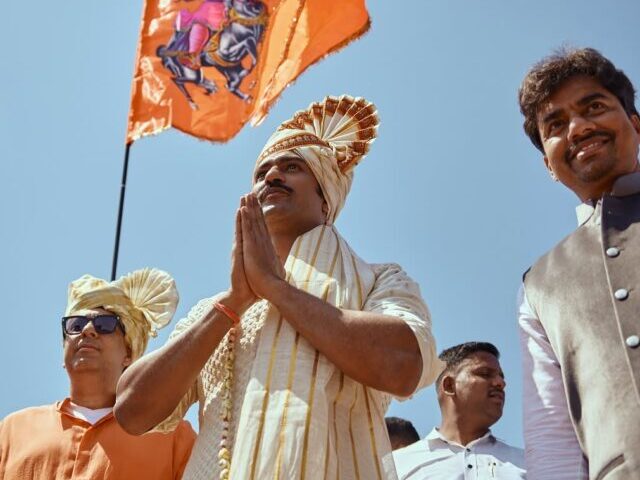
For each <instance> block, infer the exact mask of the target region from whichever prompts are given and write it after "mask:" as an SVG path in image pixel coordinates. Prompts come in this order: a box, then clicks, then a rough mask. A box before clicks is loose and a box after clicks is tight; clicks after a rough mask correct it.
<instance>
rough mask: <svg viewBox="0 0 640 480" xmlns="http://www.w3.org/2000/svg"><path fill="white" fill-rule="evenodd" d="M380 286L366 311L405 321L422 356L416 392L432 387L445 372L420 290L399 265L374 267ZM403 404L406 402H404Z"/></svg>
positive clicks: (377, 287)
mask: <svg viewBox="0 0 640 480" xmlns="http://www.w3.org/2000/svg"><path fill="white" fill-rule="evenodd" d="M373 268H374V271H375V275H376V282H375V285H374V286H373V290H372V291H371V293H370V294H369V296H368V297H367V301H366V302H365V305H364V310H366V311H369V312H376V313H382V314H384V315H391V316H394V317H398V318H400V319H401V320H403V321H404V322H405V323H406V324H407V325H408V326H409V328H410V329H411V331H412V332H413V333H414V334H415V336H416V340H417V342H418V346H419V348H420V354H421V355H422V375H421V376H420V380H419V382H418V385H417V386H416V388H415V391H418V390H420V389H421V388H424V387H426V386H428V385H430V384H432V383H433V382H434V381H435V379H436V378H437V377H438V375H439V374H440V372H441V371H442V370H443V368H444V363H443V362H441V361H440V360H439V359H438V355H437V352H436V342H435V339H434V338H433V334H432V333H431V315H430V313H429V309H428V308H427V305H426V304H425V303H424V300H423V299H422V296H421V295H420V287H419V286H418V284H417V283H416V282H415V281H413V280H412V279H411V278H410V277H409V276H408V275H407V274H406V273H405V272H404V270H402V268H400V266H399V265H396V264H393V263H389V264H382V265H373ZM400 400H402V399H400Z"/></svg>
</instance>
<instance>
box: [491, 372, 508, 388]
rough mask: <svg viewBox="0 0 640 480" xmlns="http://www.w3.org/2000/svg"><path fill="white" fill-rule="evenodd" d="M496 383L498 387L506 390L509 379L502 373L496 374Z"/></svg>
mask: <svg viewBox="0 0 640 480" xmlns="http://www.w3.org/2000/svg"><path fill="white" fill-rule="evenodd" d="M494 383H495V385H496V387H498V388H500V389H501V390H504V389H505V388H506V386H507V381H506V380H505V379H504V377H503V376H502V375H496V377H495V380H494Z"/></svg>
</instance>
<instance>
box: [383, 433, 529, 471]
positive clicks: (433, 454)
mask: <svg viewBox="0 0 640 480" xmlns="http://www.w3.org/2000/svg"><path fill="white" fill-rule="evenodd" d="M393 460H394V461H395V464H396V470H397V472H398V478H399V479H400V480H427V479H428V480H489V479H501V480H519V479H523V478H526V477H525V470H524V452H523V451H522V450H521V449H519V448H516V447H511V446H509V445H507V444H506V443H504V442H503V441H501V440H498V439H497V438H496V437H494V436H493V435H492V434H491V432H487V434H486V435H484V436H482V437H480V438H478V439H476V440H474V441H472V442H469V444H467V445H466V446H462V445H458V444H457V443H455V442H450V441H448V440H447V439H445V438H444V437H443V436H442V435H441V434H440V432H439V431H438V430H437V429H436V428H434V429H433V430H431V433H429V435H427V436H426V437H425V438H424V439H422V440H418V441H417V442H416V443H413V444H411V445H409V446H408V447H405V448H401V449H399V450H396V451H394V452H393Z"/></svg>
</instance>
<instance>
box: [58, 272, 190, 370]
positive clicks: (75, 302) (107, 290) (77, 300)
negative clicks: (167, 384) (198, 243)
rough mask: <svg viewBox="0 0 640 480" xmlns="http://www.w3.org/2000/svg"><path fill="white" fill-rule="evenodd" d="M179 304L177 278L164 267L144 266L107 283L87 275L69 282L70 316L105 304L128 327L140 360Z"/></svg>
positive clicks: (134, 352)
mask: <svg viewBox="0 0 640 480" xmlns="http://www.w3.org/2000/svg"><path fill="white" fill-rule="evenodd" d="M177 305H178V291H177V289H176V284H175V282H174V281H173V278H171V276H170V275H169V274H168V273H166V272H163V271H162V270H157V269H155V268H151V269H149V268H144V269H142V270H136V271H135V272H132V273H129V274H127V275H124V276H122V277H120V278H119V279H118V280H115V281H113V282H107V281H106V280H102V279H100V278H95V277H92V276H91V275H83V276H82V277H80V278H79V279H77V280H74V281H73V282H71V283H70V284H69V292H68V299H67V309H66V312H65V315H66V316H69V315H74V314H76V313H78V312H80V311H82V310H88V309H92V308H97V307H102V308H104V309H105V310H108V311H110V312H113V313H115V314H116V315H118V317H120V321H121V322H122V324H123V325H124V329H125V341H126V343H127V345H128V346H129V348H130V349H131V358H132V360H136V359H138V358H139V357H141V356H142V354H143V353H144V351H145V350H146V348H147V343H148V342H149V336H152V337H155V336H156V335H157V331H158V330H159V329H161V328H162V327H164V326H165V325H167V324H168V323H169V322H170V321H171V319H172V318H173V315H174V313H175V311H176V307H177Z"/></svg>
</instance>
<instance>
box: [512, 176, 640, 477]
mask: <svg viewBox="0 0 640 480" xmlns="http://www.w3.org/2000/svg"><path fill="white" fill-rule="evenodd" d="M639 191H640V173H638V172H634V173H631V174H629V175H624V176H622V177H620V178H619V179H618V180H616V182H615V184H614V186H613V190H612V192H611V194H612V195H615V196H625V195H630V194H633V193H637V192H639ZM601 204H602V201H601V200H600V201H598V202H597V203H596V204H595V205H593V204H591V203H583V204H581V205H579V206H578V207H577V208H576V216H577V219H578V225H583V224H584V223H586V222H587V221H588V220H589V219H590V218H591V217H592V216H593V215H594V214H595V215H598V217H597V218H596V219H595V222H596V223H598V222H599V220H600V216H601ZM518 324H519V326H520V343H521V346H522V368H523V395H524V401H523V416H524V442H525V456H526V461H527V466H528V474H529V478H532V479H535V480H586V479H587V478H588V477H589V467H588V462H587V460H586V459H585V457H584V455H583V453H582V449H581V448H580V444H579V443H578V438H577V437H576V433H575V430H574V428H573V424H572V422H571V417H570V415H569V407H568V405H567V397H566V394H565V390H564V383H563V381H562V373H561V371H560V362H559V361H558V359H557V357H556V355H555V353H554V351H553V348H552V347H551V343H550V342H549V338H548V337H547V333H546V332H545V331H544V327H543V326H542V323H541V322H540V320H539V319H538V317H537V315H536V314H535V312H534V311H533V308H531V306H530V305H529V302H528V301H527V297H526V294H525V291H524V285H522V286H521V287H520V291H519V292H518Z"/></svg>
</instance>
